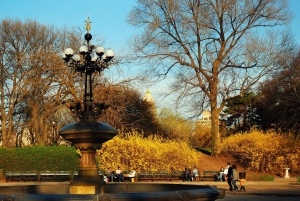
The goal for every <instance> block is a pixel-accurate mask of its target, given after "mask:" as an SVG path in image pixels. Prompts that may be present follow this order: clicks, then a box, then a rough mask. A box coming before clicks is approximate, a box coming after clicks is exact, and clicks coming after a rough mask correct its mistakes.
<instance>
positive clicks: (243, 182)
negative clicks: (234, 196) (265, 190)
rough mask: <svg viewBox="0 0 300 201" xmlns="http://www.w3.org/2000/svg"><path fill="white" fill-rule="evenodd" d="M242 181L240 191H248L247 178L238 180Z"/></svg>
mask: <svg viewBox="0 0 300 201" xmlns="http://www.w3.org/2000/svg"><path fill="white" fill-rule="evenodd" d="M238 181H239V182H240V191H242V190H244V191H245V192H246V188H245V183H246V179H244V178H242V179H239V180H238Z"/></svg>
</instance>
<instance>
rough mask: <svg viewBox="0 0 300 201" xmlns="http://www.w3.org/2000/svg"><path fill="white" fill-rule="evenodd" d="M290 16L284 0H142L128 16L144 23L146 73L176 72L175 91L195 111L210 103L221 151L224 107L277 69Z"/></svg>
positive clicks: (138, 54)
mask: <svg viewBox="0 0 300 201" xmlns="http://www.w3.org/2000/svg"><path fill="white" fill-rule="evenodd" d="M289 18H290V15H289V11H288V4H287V1H284V0H222V1H221V0H155V1H153V0H138V3H137V6H136V7H134V8H133V10H132V11H131V13H130V15H129V18H128V22H129V23H131V24H132V25H134V26H136V27H142V28H144V29H143V32H142V33H141V34H140V35H138V36H136V37H135V41H134V42H133V44H134V45H133V46H134V47H133V49H134V52H135V55H134V56H135V59H136V58H139V59H144V60H146V61H147V62H148V64H149V68H147V70H148V72H147V74H148V75H154V76H156V77H161V78H164V77H165V76H172V75H174V77H175V78H176V82H175V84H174V85H173V86H172V88H171V91H173V92H176V93H177V92H178V94H179V96H178V103H185V105H188V106H189V108H190V109H192V110H193V112H194V115H199V114H200V113H201V112H202V110H203V109H204V108H206V107H209V108H210V110H211V114H212V125H211V126H212V127H211V133H212V156H216V155H217V154H218V146H219V143H220V134H219V114H220V111H221V110H222V109H223V107H224V104H225V102H226V101H227V100H229V99H231V98H233V97H235V96H243V93H244V92H245V91H246V90H248V89H249V88H250V87H252V86H253V85H255V84H256V83H257V82H258V81H259V79H260V78H262V77H264V76H265V75H266V74H268V73H269V72H270V71H271V70H275V66H274V65H273V64H274V61H276V60H278V58H281V57H282V54H283V53H284V46H285V43H286V41H287V40H288V39H289V38H288V37H286V36H285V35H283V34H282V33H281V32H280V28H282V27H281V26H282V25H284V24H285V23H286V22H288V20H289ZM277 27H278V29H276V28H277ZM186 103H188V104H186Z"/></svg>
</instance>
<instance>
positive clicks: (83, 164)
mask: <svg viewBox="0 0 300 201" xmlns="http://www.w3.org/2000/svg"><path fill="white" fill-rule="evenodd" d="M117 134H118V132H117V130H116V129H115V128H113V127H112V126H110V125H108V124H105V123H102V122H94V121H87V122H84V121H83V122H78V123H74V124H70V125H67V126H65V127H63V128H62V129H61V130H60V131H59V135H61V136H62V137H63V138H64V139H66V140H68V141H70V142H72V144H73V145H74V146H75V148H76V149H80V152H81V154H82V155H81V158H80V166H79V169H78V176H75V177H74V179H73V181H72V182H71V183H70V192H69V193H70V194H104V193H105V192H104V190H105V184H106V183H105V182H104V179H103V175H99V174H98V168H97V166H96V159H95V154H96V150H97V149H100V148H101V145H102V143H104V142H106V141H107V140H110V139H111V138H113V137H114V136H115V135H117Z"/></svg>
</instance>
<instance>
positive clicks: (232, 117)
mask: <svg viewBox="0 0 300 201" xmlns="http://www.w3.org/2000/svg"><path fill="white" fill-rule="evenodd" d="M257 99H258V96H257V95H256V94H255V93H254V92H245V93H244V96H243V97H236V98H234V99H231V100H229V101H228V102H227V103H226V104H225V109H224V110H223V111H222V116H223V121H225V122H226V126H227V130H229V131H230V132H245V131H249V130H250V129H251V128H252V127H253V126H255V125H258V124H260V119H259V117H258V115H257V113H256V106H257V103H256V102H257ZM224 118H226V119H224Z"/></svg>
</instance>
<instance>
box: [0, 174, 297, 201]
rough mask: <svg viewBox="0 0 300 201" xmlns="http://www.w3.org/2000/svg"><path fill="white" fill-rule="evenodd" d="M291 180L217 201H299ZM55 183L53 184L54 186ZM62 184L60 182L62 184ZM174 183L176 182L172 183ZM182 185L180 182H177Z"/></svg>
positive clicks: (260, 184)
mask: <svg viewBox="0 0 300 201" xmlns="http://www.w3.org/2000/svg"><path fill="white" fill-rule="evenodd" d="M296 180H297V179H296V178H292V179H283V178H282V179H275V180H274V181H247V183H246V186H245V188H246V190H247V191H246V192H231V191H228V190H226V195H225V197H224V198H223V199H218V200H217V201H253V200H254V201H271V200H272V201H283V200H284V201H300V182H296ZM55 183H56V182H53V185H55ZM62 183H64V182H61V183H60V184H62ZM173 183H176V182H173ZM178 183H182V182H178ZM191 184H195V185H210V186H216V187H217V188H224V189H228V188H229V187H228V184H227V182H213V181H201V182H192V183H191ZM2 185H3V186H9V185H13V186H18V185H23V183H0V186H2Z"/></svg>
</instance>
